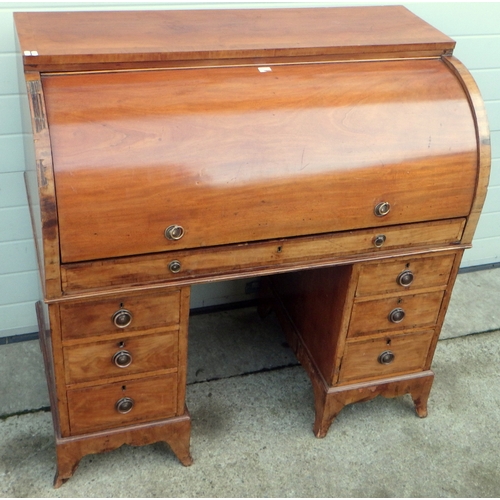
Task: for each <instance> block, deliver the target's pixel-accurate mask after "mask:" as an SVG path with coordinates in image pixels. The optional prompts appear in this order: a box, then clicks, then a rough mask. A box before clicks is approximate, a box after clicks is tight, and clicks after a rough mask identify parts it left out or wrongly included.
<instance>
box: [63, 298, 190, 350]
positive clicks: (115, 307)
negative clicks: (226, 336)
mask: <svg viewBox="0 0 500 500" xmlns="http://www.w3.org/2000/svg"><path fill="white" fill-rule="evenodd" d="M124 310H125V311H128V312H129V313H130V319H131V322H130V325H128V326H125V327H119V326H116V325H115V323H114V320H113V318H114V317H115V314H117V313H119V314H118V316H120V311H124ZM60 314H61V331H62V336H63V339H65V340H68V339H79V338H85V337H92V336H95V335H103V334H107V333H119V332H123V333H128V332H134V331H138V330H147V329H152V328H161V327H165V326H167V325H175V324H177V323H179V314H180V293H179V291H177V290H175V291H173V292H170V293H168V294H165V293H163V294H155V295H151V294H149V295H148V294H143V295H124V296H117V297H115V298H110V299H100V300H98V301H85V302H71V303H65V304H61V306H60ZM127 318H128V315H127V314H125V315H123V314H121V317H117V322H118V323H119V324H120V321H121V324H122V326H123V325H124V323H123V322H124V321H126V320H127Z"/></svg>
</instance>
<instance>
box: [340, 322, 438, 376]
mask: <svg viewBox="0 0 500 500" xmlns="http://www.w3.org/2000/svg"><path fill="white" fill-rule="evenodd" d="M433 336H434V330H424V331H418V332H413V333H406V334H401V333H400V332H398V333H395V334H393V335H387V336H383V337H376V338H370V339H359V340H355V341H350V342H348V343H347V345H346V348H345V351H344V358H343V360H342V366H341V369H340V375H339V383H340V384H342V383H345V382H352V381H356V382H361V381H365V380H370V379H375V378H383V377H389V376H394V375H400V374H403V373H413V372H418V371H420V370H423V369H424V365H425V363H426V360H427V353H428V351H429V347H430V345H431V342H432V338H433Z"/></svg>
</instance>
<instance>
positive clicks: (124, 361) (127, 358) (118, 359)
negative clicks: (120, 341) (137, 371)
mask: <svg viewBox="0 0 500 500" xmlns="http://www.w3.org/2000/svg"><path fill="white" fill-rule="evenodd" d="M112 361H113V363H114V364H115V365H116V366H117V367H118V368H127V366H130V365H131V364H132V354H130V352H128V351H125V350H124V351H118V352H116V353H115V354H114V356H113V359H112Z"/></svg>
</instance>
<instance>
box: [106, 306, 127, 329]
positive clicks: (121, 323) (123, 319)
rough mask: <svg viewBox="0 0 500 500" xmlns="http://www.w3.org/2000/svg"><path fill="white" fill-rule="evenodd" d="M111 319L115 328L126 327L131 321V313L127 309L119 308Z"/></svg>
mask: <svg viewBox="0 0 500 500" xmlns="http://www.w3.org/2000/svg"><path fill="white" fill-rule="evenodd" d="M111 319H112V320H113V323H114V324H115V326H116V327H117V328H127V326H129V325H130V323H132V313H131V312H130V311H128V310H127V309H119V310H118V311H116V312H115V314H113V317H112V318H111Z"/></svg>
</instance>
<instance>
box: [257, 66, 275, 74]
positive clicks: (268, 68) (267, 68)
mask: <svg viewBox="0 0 500 500" xmlns="http://www.w3.org/2000/svg"><path fill="white" fill-rule="evenodd" d="M259 71H260V72H261V73H268V72H269V71H272V69H271V68H270V67H269V66H260V67H259Z"/></svg>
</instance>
